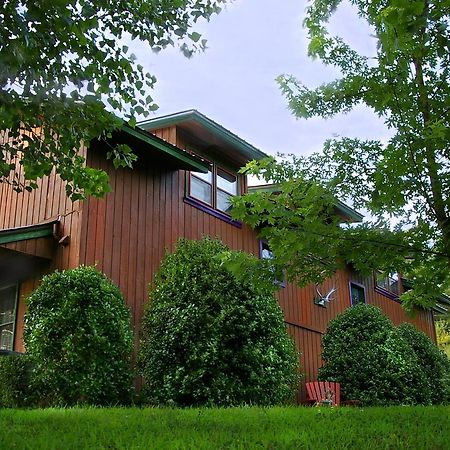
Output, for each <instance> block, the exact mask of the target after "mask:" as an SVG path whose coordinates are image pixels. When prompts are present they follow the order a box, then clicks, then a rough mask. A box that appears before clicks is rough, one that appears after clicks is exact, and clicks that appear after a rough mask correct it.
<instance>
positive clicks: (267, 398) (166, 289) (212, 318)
mask: <svg viewBox="0 0 450 450" xmlns="http://www.w3.org/2000/svg"><path fill="white" fill-rule="evenodd" d="M237 253H238V252H230V250H228V248H227V247H226V246H225V245H223V244H222V243H221V242H220V241H217V240H211V239H209V238H204V239H203V240H202V241H187V240H180V241H179V242H178V245H177V248H176V251H175V252H174V253H173V254H169V255H166V257H165V259H164V260H163V262H162V265H161V268H160V270H159V272H158V273H157V274H156V279H155V285H154V289H153V290H152V291H151V292H150V301H149V303H148V305H147V307H146V311H145V315H144V318H143V323H142V328H143V332H142V340H141V349H140V355H139V362H140V368H141V374H142V375H143V377H144V387H143V399H144V401H145V402H147V403H150V404H156V405H178V406H191V405H207V406H209V405H220V406H230V405H241V404H254V405H273V404H280V403H284V402H287V401H289V400H291V399H292V398H293V394H294V392H295V390H296V388H297V385H298V370H297V369H298V359H299V358H298V353H297V351H296V349H295V344H294V343H293V341H292V339H291V338H290V337H289V336H288V334H287V331H286V326H285V324H284V321H283V314H282V311H281V309H280V307H279V305H278V302H277V301H276V299H275V298H274V296H273V294H272V292H271V291H270V290H269V289H267V288H264V287H262V286H260V285H258V284H257V283H256V282H255V280H254V279H252V277H245V280H244V279H242V280H241V278H240V277H239V278H237V277H236V276H235V275H234V274H233V273H232V272H231V271H230V270H229V269H228V268H227V264H224V262H223V258H221V256H223V255H231V254H237ZM240 256H242V257H243V258H249V259H251V258H253V259H255V258H254V257H251V256H249V255H244V254H243V253H240Z"/></svg>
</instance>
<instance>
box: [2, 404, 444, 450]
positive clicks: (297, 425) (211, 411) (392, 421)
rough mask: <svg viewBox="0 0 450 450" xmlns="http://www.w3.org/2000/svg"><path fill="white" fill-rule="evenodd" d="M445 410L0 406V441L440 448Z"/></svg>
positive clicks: (79, 445) (20, 444)
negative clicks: (7, 408)
mask: <svg viewBox="0 0 450 450" xmlns="http://www.w3.org/2000/svg"><path fill="white" fill-rule="evenodd" d="M449 416H450V407H448V406H439V407H424V406H415V407H405V406H397V407H390V408H299V407H297V406H296V407H283V408H281V407H275V408H256V407H253V408H248V407H244V408H202V409H194V408H186V409H176V408H127V409H124V408H102V409H96V408H88V409H83V408H70V409H35V410H23V411H13V410H0V442H7V443H8V447H9V448H33V449H41V450H47V449H59V448H68V449H69V448H70V449H72V448H76V449H80V450H82V449H86V450H91V449H94V448H95V449H97V448H98V449H100V448H101V449H103V448H116V449H122V448H133V449H141V448H157V449H164V450H168V449H173V448H179V449H186V448H195V449H198V450H209V449H212V448H221V449H225V448H226V449H230V450H232V449H233V450H237V449H261V448H276V449H295V448H301V449H325V448H326V449H336V450H340V449H351V448H354V449H357V448H361V449H362V448H363V449H367V450H378V449H396V450H409V449H445V448H448V443H449V442H450V427H448V426H446V425H447V424H448V417H449ZM80 430H82V432H80Z"/></svg>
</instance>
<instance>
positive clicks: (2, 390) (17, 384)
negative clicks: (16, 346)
mask: <svg viewBox="0 0 450 450" xmlns="http://www.w3.org/2000/svg"><path fill="white" fill-rule="evenodd" d="M30 367H31V364H30V361H29V358H28V357H27V356H26V355H21V354H16V355H14V354H11V355H0V408H17V407H20V406H26V405H28V404H29V389H28V385H29V379H30Z"/></svg>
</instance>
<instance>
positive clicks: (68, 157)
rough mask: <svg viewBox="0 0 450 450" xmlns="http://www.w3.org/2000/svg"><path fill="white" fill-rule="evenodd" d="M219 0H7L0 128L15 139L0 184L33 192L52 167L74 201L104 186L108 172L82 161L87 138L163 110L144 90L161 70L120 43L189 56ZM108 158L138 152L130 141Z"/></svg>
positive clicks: (2, 16)
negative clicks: (198, 26) (153, 70)
mask: <svg viewBox="0 0 450 450" xmlns="http://www.w3.org/2000/svg"><path fill="white" fill-rule="evenodd" d="M223 2H224V0H207V1H203V0H166V1H164V2H158V1H146V2H142V1H127V2H110V1H106V0H95V1H93V0H76V1H68V0H60V1H57V2H55V1H53V0H51V1H50V0H41V1H39V2H35V1H29V0H19V1H12V0H5V1H4V2H2V6H1V7H0V22H1V23H2V28H1V31H0V130H7V129H8V130H9V140H8V141H7V142H4V143H3V144H1V147H0V154H2V155H3V156H2V158H0V182H1V181H3V182H8V183H11V184H12V185H13V186H14V187H15V189H17V190H22V189H24V188H25V189H28V190H31V189H32V188H34V187H36V180H37V179H38V178H40V177H42V176H44V175H48V174H49V173H50V172H51V170H52V169H53V168H54V167H55V168H56V171H57V173H58V174H59V175H60V176H61V178H62V179H63V180H67V181H68V184H67V194H68V195H69V196H70V197H71V198H72V199H73V200H75V199H77V198H81V197H83V196H85V195H95V196H101V195H103V194H104V193H105V192H107V191H108V182H107V176H106V173H105V172H103V171H101V170H97V169H93V168H90V167H86V166H85V165H84V162H85V161H84V158H83V156H82V155H81V154H80V153H79V152H78V149H79V148H80V145H81V143H84V144H85V145H89V143H90V142H91V141H92V140H93V139H97V138H105V137H108V136H110V135H111V132H112V130H113V129H115V128H118V127H120V126H121V124H122V123H123V121H122V120H121V119H119V118H117V117H116V116H117V115H119V116H121V117H123V116H124V115H125V117H127V118H128V119H130V124H132V125H133V124H134V123H135V119H134V117H135V116H136V115H141V114H142V115H144V116H147V115H148V113H149V111H152V110H155V109H156V108H157V107H158V106H157V105H156V104H155V103H154V102H153V99H152V97H151V95H148V92H146V89H149V88H152V87H153V85H154V83H155V81H156V80H155V77H154V76H153V75H151V74H148V73H146V72H145V71H144V69H143V67H142V66H141V65H140V64H137V63H136V57H135V56H134V55H133V54H132V53H130V51H129V49H128V46H126V45H124V42H125V41H126V40H130V39H131V40H140V41H145V42H146V43H147V44H148V45H149V46H150V48H151V49H152V50H153V51H155V52H158V51H160V50H161V49H163V48H165V47H167V46H170V45H175V44H178V45H179V46H180V48H181V50H182V51H183V52H184V54H185V55H186V56H190V55H191V54H192V52H193V51H195V50H198V49H204V48H205V42H206V41H205V40H204V39H201V35H200V34H199V33H197V32H195V31H190V30H191V28H192V26H193V24H194V23H195V22H197V20H198V19H199V18H206V19H209V17H210V16H211V15H212V14H214V13H218V12H219V11H220V4H222V3H223ZM105 105H107V107H108V108H109V109H110V110H112V111H113V112H114V113H115V115H116V116H115V115H114V114H113V113H111V112H108V111H106V109H105ZM109 156H110V157H111V158H112V159H113V160H114V163H115V165H122V166H131V164H132V162H133V161H134V160H135V159H136V157H135V155H133V154H132V153H131V152H130V149H129V148H128V147H126V146H118V147H114V148H111V151H110V154H109ZM20 167H22V168H23V172H24V176H25V180H22V179H21V178H20V176H19V172H20V169H19V168H20Z"/></svg>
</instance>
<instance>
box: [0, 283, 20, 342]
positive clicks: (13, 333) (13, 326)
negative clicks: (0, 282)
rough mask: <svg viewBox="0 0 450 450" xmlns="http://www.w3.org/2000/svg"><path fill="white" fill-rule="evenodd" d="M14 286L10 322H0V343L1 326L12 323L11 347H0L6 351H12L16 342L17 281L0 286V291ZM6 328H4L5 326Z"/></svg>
mask: <svg viewBox="0 0 450 450" xmlns="http://www.w3.org/2000/svg"><path fill="white" fill-rule="evenodd" d="M12 287H13V288H14V299H13V302H14V309H13V320H12V321H10V322H4V323H1V322H0V343H1V331H3V327H4V326H5V325H12V330H11V331H12V343H11V348H10V349H6V348H5V349H2V348H0V350H4V351H5V350H6V351H14V346H15V344H16V325H17V308H18V305H19V284H18V283H10V284H6V285H4V286H0V291H2V290H5V289H10V288H12ZM5 329H6V328H5Z"/></svg>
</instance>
